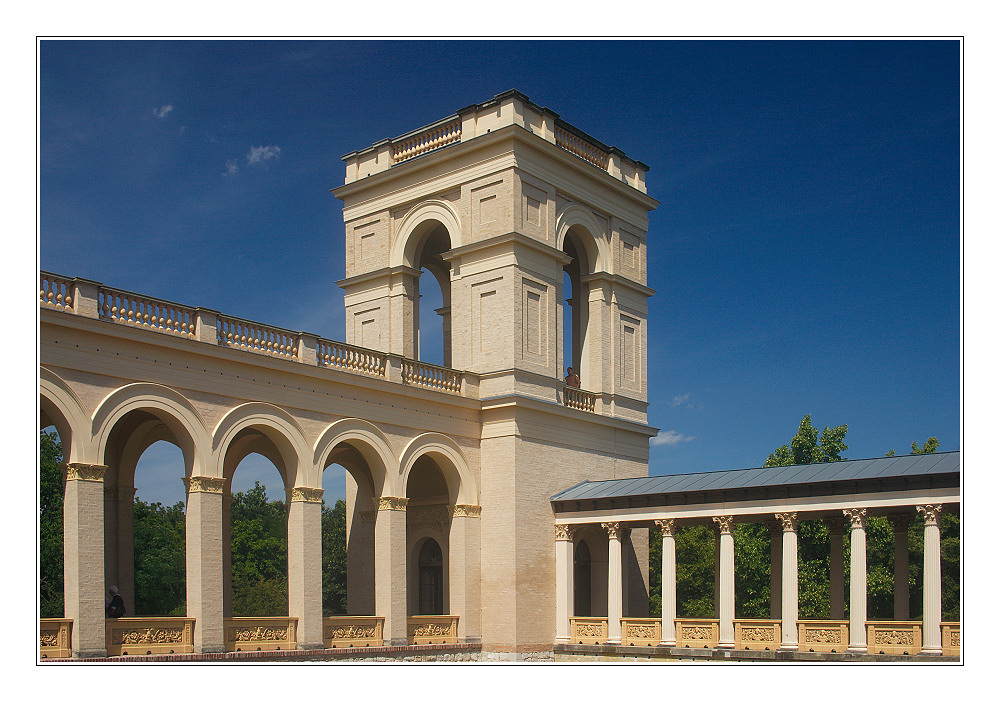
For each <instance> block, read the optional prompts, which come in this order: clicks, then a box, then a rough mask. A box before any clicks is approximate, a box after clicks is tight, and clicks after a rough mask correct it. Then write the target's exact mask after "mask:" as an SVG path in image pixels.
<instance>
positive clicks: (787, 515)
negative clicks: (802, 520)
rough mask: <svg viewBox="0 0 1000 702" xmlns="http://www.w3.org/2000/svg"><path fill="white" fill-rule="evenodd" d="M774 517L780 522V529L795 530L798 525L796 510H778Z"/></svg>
mask: <svg viewBox="0 0 1000 702" xmlns="http://www.w3.org/2000/svg"><path fill="white" fill-rule="evenodd" d="M774 518H775V519H777V520H778V522H780V524H781V530H782V531H795V529H796V528H798V526H799V513H798V512H779V513H778V514H775V515H774Z"/></svg>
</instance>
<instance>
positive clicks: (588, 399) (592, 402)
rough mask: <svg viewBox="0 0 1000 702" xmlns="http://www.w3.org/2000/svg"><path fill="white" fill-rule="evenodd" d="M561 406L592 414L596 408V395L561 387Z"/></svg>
mask: <svg viewBox="0 0 1000 702" xmlns="http://www.w3.org/2000/svg"><path fill="white" fill-rule="evenodd" d="M563 404H564V405H566V406H567V407H572V408H573V409H579V410H583V411H585V412H593V411H595V410H594V408H595V407H596V406H597V394H596V393H593V392H587V391H586V390H581V389H580V388H574V387H571V386H569V385H566V386H564V387H563Z"/></svg>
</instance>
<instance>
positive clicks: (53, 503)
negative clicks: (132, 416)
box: [38, 430, 65, 617]
mask: <svg viewBox="0 0 1000 702" xmlns="http://www.w3.org/2000/svg"><path fill="white" fill-rule="evenodd" d="M38 459H39V460H38V462H39V476H38V477H39V484H38V498H39V499H38V537H39V538H38V559H39V573H38V591H39V592H38V594H39V604H40V610H39V611H40V615H41V616H42V617H62V616H63V491H64V483H65V479H64V478H63V474H62V468H61V464H62V460H63V452H62V445H61V444H60V443H59V435H58V434H56V433H55V432H50V431H44V430H43V431H42V432H41V434H39V437H38Z"/></svg>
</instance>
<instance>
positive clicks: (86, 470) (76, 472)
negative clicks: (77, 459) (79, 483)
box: [66, 463, 108, 483]
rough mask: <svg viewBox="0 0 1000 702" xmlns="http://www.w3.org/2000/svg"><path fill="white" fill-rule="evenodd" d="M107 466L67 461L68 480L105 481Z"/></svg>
mask: <svg viewBox="0 0 1000 702" xmlns="http://www.w3.org/2000/svg"><path fill="white" fill-rule="evenodd" d="M107 469H108V467H107V466H102V465H95V464H90V463H67V464H66V480H89V481H92V482H95V483H102V482H104V471H106V470H107Z"/></svg>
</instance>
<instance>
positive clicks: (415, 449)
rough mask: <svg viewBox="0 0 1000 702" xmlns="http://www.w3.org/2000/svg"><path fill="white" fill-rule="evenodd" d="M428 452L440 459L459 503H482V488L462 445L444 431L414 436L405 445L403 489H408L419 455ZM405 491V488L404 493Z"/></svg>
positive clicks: (401, 470) (451, 495) (451, 493)
mask: <svg viewBox="0 0 1000 702" xmlns="http://www.w3.org/2000/svg"><path fill="white" fill-rule="evenodd" d="M424 455H431V456H432V457H434V458H436V459H443V460H437V461H436V463H437V465H438V468H439V469H440V471H441V474H442V475H443V476H444V479H445V482H446V483H447V484H448V496H449V499H452V500H454V502H455V504H465V505H478V504H479V491H478V489H477V488H476V479H475V476H473V474H472V471H471V470H470V469H469V464H468V462H467V461H466V460H465V455H464V454H463V453H462V448H461V447H460V446H459V445H458V444H457V443H456V442H455V440H454V439H451V438H449V437H447V436H445V435H444V434H437V433H427V434H421V435H420V436H418V437H416V438H415V439H413V440H412V441H411V442H410V443H408V444H407V445H406V448H405V449H403V453H402V455H400V457H399V483H400V485H401V487H402V489H403V490H404V491H405V490H406V483H407V481H408V480H409V478H410V471H411V470H412V469H413V464H414V463H416V461H417V459H418V458H420V457H421V456H424ZM401 494H405V492H403V493H401Z"/></svg>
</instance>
